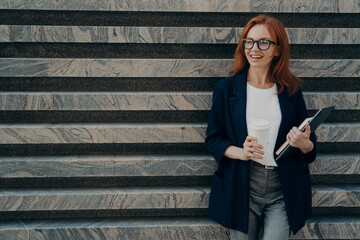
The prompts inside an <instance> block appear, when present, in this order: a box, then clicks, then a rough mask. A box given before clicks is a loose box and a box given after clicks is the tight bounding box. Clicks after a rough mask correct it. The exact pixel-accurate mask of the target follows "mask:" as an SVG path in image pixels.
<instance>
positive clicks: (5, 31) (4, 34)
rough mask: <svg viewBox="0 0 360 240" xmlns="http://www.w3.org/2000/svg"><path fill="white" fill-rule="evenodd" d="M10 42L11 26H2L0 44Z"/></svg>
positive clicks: (0, 28) (0, 26) (0, 27)
mask: <svg viewBox="0 0 360 240" xmlns="http://www.w3.org/2000/svg"><path fill="white" fill-rule="evenodd" d="M9 41H10V26H7V25H0V42H9Z"/></svg>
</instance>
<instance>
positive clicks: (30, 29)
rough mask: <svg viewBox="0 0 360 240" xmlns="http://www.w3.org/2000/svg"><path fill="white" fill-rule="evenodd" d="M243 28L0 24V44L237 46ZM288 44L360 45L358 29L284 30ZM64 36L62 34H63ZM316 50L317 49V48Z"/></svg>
mask: <svg viewBox="0 0 360 240" xmlns="http://www.w3.org/2000/svg"><path fill="white" fill-rule="evenodd" d="M242 31H243V28H235V27H232V28H230V27H225V28H221V27H217V28H213V27H132V26H126V27H108V26H39V25H0V32H2V33H4V34H2V35H0V41H1V42H16V43H18V42H36V43H40V42H47V43H156V44H159V43H166V44H237V43H238V42H239V39H240V35H241V33H242ZM287 32H288V35H289V38H290V43H291V44H331V45H332V44H349V45H353V44H360V39H359V38H357V36H359V35H360V28H287ZM64 33H66V34H64ZM318 47H319V46H318Z"/></svg>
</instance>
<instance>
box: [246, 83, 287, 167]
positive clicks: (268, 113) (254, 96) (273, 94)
mask: <svg viewBox="0 0 360 240" xmlns="http://www.w3.org/2000/svg"><path fill="white" fill-rule="evenodd" d="M246 90H247V97H246V122H247V123H249V122H250V121H251V120H252V119H264V120H267V121H269V123H270V131H269V138H268V147H267V149H266V152H267V154H266V159H253V160H257V162H260V163H261V164H263V165H266V166H277V164H276V162H275V159H274V155H273V152H274V148H275V143H276V138H277V135H278V132H279V128H280V123H281V111H280V104H279V99H278V95H277V87H276V84H274V86H272V87H271V88H267V89H260V88H256V87H254V86H251V85H250V84H249V83H248V84H247V88H246ZM248 131H249V129H248Z"/></svg>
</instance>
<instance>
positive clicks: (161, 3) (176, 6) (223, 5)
mask: <svg viewBox="0 0 360 240" xmlns="http://www.w3.org/2000/svg"><path fill="white" fill-rule="evenodd" d="M359 5H360V4H359V0H321V1H316V0H309V1H302V0H295V1H285V2H283V1H280V0H274V1H262V0H251V1H245V0H239V1H237V0H227V1H223V0H198V1H191V0H181V1H169V0H156V1H155V0H150V1H131V0H122V1H117V0H108V1H104V0H101V1H96V0H91V1H77V2H67V1H65V2H63V1H60V2H59V1H51V0H31V1H26V2H25V1H21V0H4V1H2V2H0V9H35V10H37V9H42V10H97V11H164V12H177V11H181V12H250V11H251V12H295V13H297V12H318V13H337V12H340V13H349V12H350V13H357V12H359V10H360V7H359Z"/></svg>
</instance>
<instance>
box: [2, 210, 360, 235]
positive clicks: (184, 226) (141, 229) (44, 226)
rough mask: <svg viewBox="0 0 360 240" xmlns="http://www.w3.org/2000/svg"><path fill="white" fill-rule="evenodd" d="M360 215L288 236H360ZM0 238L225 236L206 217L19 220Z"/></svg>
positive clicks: (322, 220)
mask: <svg viewBox="0 0 360 240" xmlns="http://www.w3.org/2000/svg"><path fill="white" fill-rule="evenodd" d="M359 227H360V217H359V216H331V217H329V216H319V217H317V216H315V217H313V218H311V219H309V220H308V221H307V222H306V225H305V227H304V228H303V229H302V230H300V231H299V232H298V233H297V234H296V235H295V236H294V235H292V236H291V237H290V239H360V232H359V231H358V229H359ZM0 237H1V238H3V239H9V240H15V239H20V238H26V239H38V238H41V239H54V238H56V239H69V238H71V239H98V238H101V239H116V238H121V239H128V240H130V239H134V240H135V239H136V240H141V239H144V240H147V239H164V240H165V239H179V240H181V239H183V240H190V239H194V240H197V239H207V240H208V239H209V240H212V239H213V240H223V239H226V238H227V236H226V233H225V228H223V227H222V226H220V225H219V224H217V223H215V222H214V221H212V220H210V219H208V218H204V217H203V218H195V217H194V218H158V219H147V218H142V219H116V218H112V219H107V220H104V219H101V220H100V219H73V220H56V219H55V220H22V221H20V220H19V221H3V222H2V223H0Z"/></svg>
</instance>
